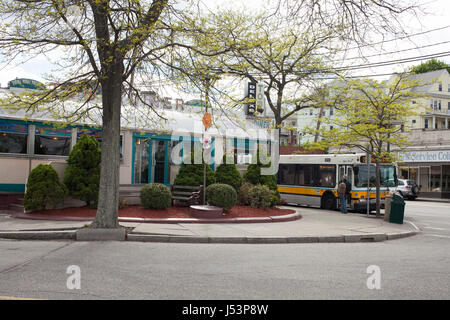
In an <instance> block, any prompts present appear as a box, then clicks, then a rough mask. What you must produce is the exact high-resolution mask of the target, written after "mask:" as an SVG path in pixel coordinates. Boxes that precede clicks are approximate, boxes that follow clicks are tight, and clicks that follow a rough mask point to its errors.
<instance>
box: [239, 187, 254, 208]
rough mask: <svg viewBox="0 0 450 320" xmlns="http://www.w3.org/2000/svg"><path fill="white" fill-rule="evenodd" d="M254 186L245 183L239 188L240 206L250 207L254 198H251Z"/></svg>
mask: <svg viewBox="0 0 450 320" xmlns="http://www.w3.org/2000/svg"><path fill="white" fill-rule="evenodd" d="M251 187H253V185H252V184H250V183H248V182H244V183H243V184H242V185H241V187H240V188H239V195H238V201H239V204H240V205H243V206H249V205H250V202H251V200H252V198H251V197H250V188H251Z"/></svg>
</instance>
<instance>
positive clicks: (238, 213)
mask: <svg viewBox="0 0 450 320" xmlns="http://www.w3.org/2000/svg"><path fill="white" fill-rule="evenodd" d="M291 213H295V210H291V209H279V208H269V209H267V210H264V209H259V208H252V207H248V206H234V207H233V208H232V209H231V211H230V212H229V213H227V214H225V215H224V216H223V218H226V219H229V218H244V217H245V218H250V217H251V218H254V217H270V216H281V215H287V214H291ZM34 214H36V215H46V216H49V217H53V216H58V217H77V218H94V217H95V214H96V210H95V209H91V208H89V207H79V208H64V209H51V210H44V211H34V212H33V213H31V214H30V215H34ZM119 217H127V218H130V217H133V218H160V219H166V218H192V216H191V215H190V214H189V207H170V208H168V209H165V210H154V209H144V208H143V207H142V206H139V205H136V206H127V207H125V208H123V209H119ZM218 219H222V218H218Z"/></svg>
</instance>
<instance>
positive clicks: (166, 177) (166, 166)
mask: <svg viewBox="0 0 450 320" xmlns="http://www.w3.org/2000/svg"><path fill="white" fill-rule="evenodd" d="M169 142H170V141H165V142H164V184H165V185H167V183H168V180H169Z"/></svg>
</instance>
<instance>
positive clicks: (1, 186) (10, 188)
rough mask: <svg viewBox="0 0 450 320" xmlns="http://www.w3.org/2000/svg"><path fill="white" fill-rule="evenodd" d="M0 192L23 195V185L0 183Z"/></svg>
mask: <svg viewBox="0 0 450 320" xmlns="http://www.w3.org/2000/svg"><path fill="white" fill-rule="evenodd" d="M0 192H17V193H25V184H13V183H0Z"/></svg>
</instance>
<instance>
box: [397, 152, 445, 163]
mask: <svg viewBox="0 0 450 320" xmlns="http://www.w3.org/2000/svg"><path fill="white" fill-rule="evenodd" d="M399 156H400V159H401V160H400V162H450V150H443V151H415V152H405V153H400V154H399Z"/></svg>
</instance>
